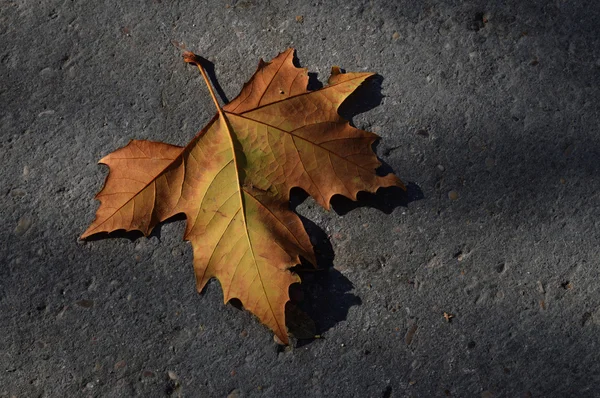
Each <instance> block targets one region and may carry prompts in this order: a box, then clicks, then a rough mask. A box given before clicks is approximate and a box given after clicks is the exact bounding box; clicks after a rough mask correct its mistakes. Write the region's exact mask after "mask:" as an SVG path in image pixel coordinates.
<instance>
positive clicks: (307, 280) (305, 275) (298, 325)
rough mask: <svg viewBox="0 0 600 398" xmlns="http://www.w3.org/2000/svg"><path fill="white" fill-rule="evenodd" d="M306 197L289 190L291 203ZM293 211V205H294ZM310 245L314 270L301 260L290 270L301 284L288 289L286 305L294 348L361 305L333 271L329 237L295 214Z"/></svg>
mask: <svg viewBox="0 0 600 398" xmlns="http://www.w3.org/2000/svg"><path fill="white" fill-rule="evenodd" d="M307 196H308V195H307V194H306V193H305V192H304V191H303V190H301V189H298V188H296V189H294V190H292V198H294V200H293V201H292V203H297V202H298V201H300V202H301V201H304V199H306V197H307ZM293 207H294V208H295V206H293ZM298 216H299V217H300V220H301V221H302V224H303V225H304V228H305V229H306V232H307V233H308V236H309V237H310V240H311V242H312V243H313V247H314V251H315V256H316V258H317V264H316V267H313V266H312V265H311V264H310V263H308V262H307V261H305V260H304V259H301V260H302V263H301V264H299V265H298V266H296V267H294V268H292V269H291V270H292V271H293V272H296V273H297V274H298V275H299V276H300V279H301V281H302V283H301V284H293V285H292V286H290V298H291V301H290V303H288V304H289V305H288V306H286V324H287V326H288V329H289V331H290V332H291V334H292V335H293V336H294V337H296V339H297V344H296V346H297V347H301V346H303V345H306V344H309V343H310V342H312V341H313V340H314V337H315V335H321V334H323V333H325V332H326V331H328V330H329V329H331V328H332V327H334V326H335V325H336V324H337V323H339V322H341V321H344V320H345V319H346V317H347V315H348V311H349V310H350V307H353V306H355V305H361V304H362V301H361V299H360V298H359V297H358V296H356V295H355V294H353V293H352V289H353V288H354V285H353V284H352V282H351V281H350V280H349V279H348V278H346V277H345V276H344V275H343V274H342V273H341V272H339V271H338V270H336V269H335V268H333V259H334V257H335V253H334V251H333V247H332V245H331V241H330V240H329V237H328V236H327V234H326V233H325V231H323V229H321V228H320V227H319V226H318V225H316V224H315V223H314V222H312V221H311V220H309V219H308V218H306V217H304V216H302V215H298Z"/></svg>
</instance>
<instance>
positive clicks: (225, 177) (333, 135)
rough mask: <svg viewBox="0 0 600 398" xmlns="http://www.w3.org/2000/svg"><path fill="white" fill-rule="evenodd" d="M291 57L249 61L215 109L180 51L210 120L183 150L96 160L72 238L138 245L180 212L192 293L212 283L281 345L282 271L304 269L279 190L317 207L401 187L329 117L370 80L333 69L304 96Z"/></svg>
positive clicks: (353, 134) (139, 145)
mask: <svg viewBox="0 0 600 398" xmlns="http://www.w3.org/2000/svg"><path fill="white" fill-rule="evenodd" d="M293 57H294V50H293V49H288V50H287V51H285V52H283V53H281V54H279V55H278V56H277V57H276V58H274V59H273V60H272V61H271V62H268V63H265V62H263V61H262V60H261V61H260V63H259V65H258V70H257V71H256V73H255V74H254V75H253V76H252V78H251V79H250V81H249V82H248V83H246V84H245V85H244V87H243V89H242V91H241V93H240V94H239V95H238V96H237V98H235V99H234V100H233V101H231V102H230V103H229V104H227V105H225V106H223V107H220V106H219V104H218V101H217V99H216V97H215V95H214V92H213V90H212V87H211V86H210V83H209V82H208V78H207V77H206V73H205V71H204V68H203V66H202V62H201V59H200V58H199V57H198V56H196V55H195V54H193V53H190V52H186V53H185V54H184V59H185V61H186V62H188V63H191V64H194V65H196V66H197V67H198V69H199V70H200V72H201V73H202V75H203V77H204V78H205V80H206V82H207V84H208V87H209V89H210V93H211V96H212V98H213V100H214V102H215V104H216V105H217V110H218V112H217V114H216V115H215V116H214V117H213V118H212V120H211V121H210V122H209V123H208V124H207V125H206V127H204V128H203V129H202V130H201V131H200V132H199V133H198V134H197V135H196V136H195V137H194V138H193V139H192V140H191V142H190V143H189V144H188V145H187V146H185V147H179V146H174V145H168V144H164V143H158V142H151V141H142V140H134V141H131V142H130V143H129V144H128V145H127V146H125V147H123V148H121V149H118V150H117V151H115V152H113V153H111V154H109V155H108V156H106V157H104V158H103V159H102V160H100V163H102V164H106V165H108V167H109V175H108V177H107V179H106V182H105V185H104V188H103V189H102V190H101V191H100V192H99V193H98V195H97V196H96V197H97V198H98V199H99V200H100V202H101V204H100V207H99V209H98V211H97V213H96V219H95V220H94V222H93V223H92V224H91V225H90V226H89V228H88V229H87V230H86V231H85V232H84V233H83V235H82V238H86V237H88V236H90V235H93V234H97V233H102V232H112V231H115V230H126V231H132V230H139V231H141V232H143V233H144V234H145V235H148V234H149V233H150V232H151V231H152V229H153V228H154V227H155V226H156V225H157V224H158V223H159V222H161V221H164V220H165V219H167V218H169V217H172V216H174V215H176V214H179V213H183V214H185V217H186V219H187V225H186V231H185V236H184V239H185V240H188V241H190V242H191V244H192V247H193V252H194V272H195V275H196V286H197V289H198V291H201V290H202V289H203V288H204V286H205V285H206V283H207V282H208V280H209V279H210V278H212V277H216V278H217V279H218V280H219V281H220V283H221V286H222V288H223V294H224V299H225V302H228V301H229V300H231V299H232V298H237V299H239V300H240V301H241V302H242V304H243V305H244V307H245V308H246V309H247V310H249V311H251V312H252V313H253V314H254V315H256V316H257V317H258V318H259V319H260V321H261V322H262V323H264V324H265V325H267V326H268V327H269V328H271V329H272V330H273V331H274V332H275V334H276V335H277V337H279V339H280V340H281V341H282V342H284V343H287V342H288V334H287V330H286V326H285V304H286V302H287V301H289V292H288V290H289V286H290V285H291V284H293V283H299V282H300V278H299V277H298V276H297V275H296V274H294V273H292V272H291V271H290V268H291V267H293V266H295V265H296V264H298V263H299V262H300V256H302V257H303V258H304V259H306V260H307V261H309V262H311V263H312V264H314V265H316V260H315V255H314V252H313V247H312V245H311V242H310V239H309V237H308V234H307V233H306V231H305V230H304V227H303V225H302V222H301V221H300V218H299V217H298V215H297V214H296V213H295V212H294V211H292V210H291V209H290V206H289V199H290V189H291V188H293V187H300V188H302V189H304V190H305V191H306V192H307V193H308V194H310V195H311V196H312V197H313V198H314V199H315V200H316V201H317V202H318V203H319V204H320V205H321V206H323V207H325V208H326V209H329V202H330V199H331V197H332V196H333V195H336V194H341V195H344V196H347V197H349V198H352V199H353V200H356V194H357V193H358V192H359V191H368V192H375V191H376V190H377V189H378V188H380V187H388V186H400V187H403V185H402V182H401V181H400V180H399V179H398V178H397V177H396V176H394V175H393V174H388V175H387V176H383V177H381V176H378V175H377V174H376V173H375V169H376V168H377V167H379V166H380V163H379V161H378V160H377V157H376V156H375V154H374V153H373V151H372V149H371V146H372V144H373V142H374V141H375V140H376V139H377V136H376V135H375V134H373V133H370V132H367V131H363V130H359V129H357V128H354V127H352V126H350V124H349V123H348V122H347V121H346V120H344V119H343V118H342V117H341V116H339V115H338V107H339V106H340V105H341V103H342V102H343V101H344V100H345V99H346V98H347V97H348V96H349V95H350V94H351V93H352V92H353V91H354V90H355V89H356V88H357V87H358V86H359V85H360V84H361V83H363V82H364V81H365V80H366V79H368V78H369V77H370V76H372V74H371V73H341V72H340V70H339V68H336V67H334V68H333V69H332V74H331V77H330V78H329V84H328V85H327V86H325V87H323V88H321V89H319V90H315V91H308V90H307V84H308V75H307V71H306V69H303V68H297V67H295V66H294V64H293Z"/></svg>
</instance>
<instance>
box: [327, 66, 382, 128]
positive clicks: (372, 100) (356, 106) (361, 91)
mask: <svg viewBox="0 0 600 398" xmlns="http://www.w3.org/2000/svg"><path fill="white" fill-rule="evenodd" d="M382 83H383V76H381V75H373V76H371V77H369V78H368V79H367V80H365V81H364V83H363V84H361V85H360V86H358V88H357V89H356V90H354V92H353V93H352V94H350V95H349V96H348V98H346V100H345V101H344V102H342V105H340V107H339V108H338V113H339V114H340V116H341V117H343V118H344V119H346V120H348V121H349V122H350V125H352V126H354V121H353V118H354V116H356V115H358V114H361V113H365V112H368V111H370V110H371V109H374V108H376V107H378V106H379V105H381V102H382V101H383V98H384V95H383V94H382V93H381V85H382ZM354 127H356V126H354Z"/></svg>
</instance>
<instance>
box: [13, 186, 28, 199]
mask: <svg viewBox="0 0 600 398" xmlns="http://www.w3.org/2000/svg"><path fill="white" fill-rule="evenodd" d="M25 195H27V192H26V191H25V190H24V189H19V188H15V189H12V190H11V191H10V196H12V197H13V198H22V197H23V196H25Z"/></svg>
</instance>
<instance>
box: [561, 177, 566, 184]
mask: <svg viewBox="0 0 600 398" xmlns="http://www.w3.org/2000/svg"><path fill="white" fill-rule="evenodd" d="M560 183H561V184H563V185H564V184H566V183H567V180H565V179H564V178H562V177H561V178H560Z"/></svg>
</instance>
